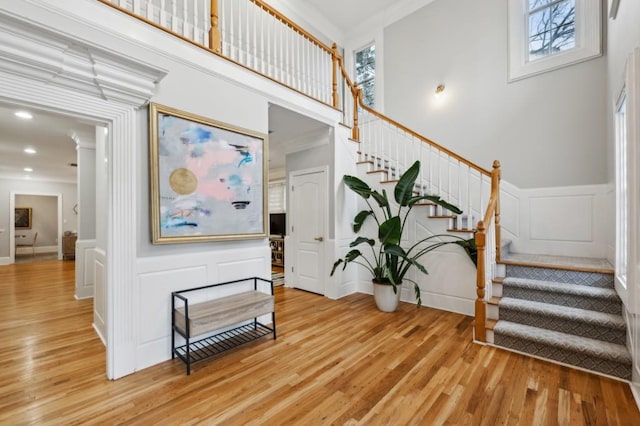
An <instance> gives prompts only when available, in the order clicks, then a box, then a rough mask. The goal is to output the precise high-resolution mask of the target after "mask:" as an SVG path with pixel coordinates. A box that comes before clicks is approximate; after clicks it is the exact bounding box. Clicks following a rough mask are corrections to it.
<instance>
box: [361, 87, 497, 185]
mask: <svg viewBox="0 0 640 426" xmlns="http://www.w3.org/2000/svg"><path fill="white" fill-rule="evenodd" d="M359 102H360V108H362V109H364V110H365V111H367V112H368V113H369V114H372V115H375V116H376V117H378V118H379V119H381V120H383V121H386V122H387V123H389V124H392V125H394V126H396V127H397V128H399V129H400V130H402V131H404V132H406V133H408V134H410V135H411V136H413V137H415V138H417V139H420V140H421V141H422V142H424V143H426V144H428V145H431V146H432V147H434V148H436V149H437V150H439V151H441V152H444V153H445V154H447V155H448V156H449V157H452V158H455V159H456V160H458V161H459V162H461V163H463V164H466V165H467V166H469V167H471V168H472V169H474V170H477V171H478V172H480V173H482V174H483V175H486V176H491V172H490V171H489V170H487V169H485V168H483V167H480V166H478V165H477V164H474V163H472V162H471V161H469V160H467V159H466V158H464V157H461V156H460V155H458V154H456V153H455V152H452V151H449V150H448V149H447V148H445V147H443V146H442V145H439V144H438V143H436V142H434V141H432V140H431V139H429V138H427V137H424V136H422V135H421V134H420V133H417V132H415V131H413V130H411V129H409V128H408V127H406V126H403V125H402V124H400V123H398V122H397V121H395V120H394V119H392V118H389V117H387V116H386V115H384V114H382V113H379V112H378V111H375V110H373V109H371V108H369V107H368V106H367V105H365V104H364V101H363V100H362V98H360V99H359Z"/></svg>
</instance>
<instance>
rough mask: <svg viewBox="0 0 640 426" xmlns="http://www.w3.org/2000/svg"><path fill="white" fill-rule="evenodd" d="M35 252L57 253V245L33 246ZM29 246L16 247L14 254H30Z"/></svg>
mask: <svg viewBox="0 0 640 426" xmlns="http://www.w3.org/2000/svg"><path fill="white" fill-rule="evenodd" d="M35 251H36V254H44V253H57V252H58V246H39V247H36V248H35ZM31 253H33V251H32V249H31V247H16V254H31Z"/></svg>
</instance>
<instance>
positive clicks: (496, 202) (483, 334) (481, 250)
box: [474, 160, 501, 342]
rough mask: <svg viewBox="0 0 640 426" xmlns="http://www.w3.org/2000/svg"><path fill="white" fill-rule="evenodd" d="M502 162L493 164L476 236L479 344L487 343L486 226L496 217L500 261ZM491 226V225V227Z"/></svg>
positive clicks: (475, 327) (476, 330) (497, 246)
mask: <svg viewBox="0 0 640 426" xmlns="http://www.w3.org/2000/svg"><path fill="white" fill-rule="evenodd" d="M500 179H501V172H500V162H499V161H498V160H496V161H494V162H493V171H492V172H491V196H490V197H489V203H488V205H487V210H486V211H485V214H484V217H483V219H482V220H481V221H479V222H478V226H477V232H476V235H475V242H476V248H477V250H478V257H477V270H476V302H475V314H476V315H475V324H474V331H475V339H476V340H477V341H479V342H486V341H487V327H486V324H487V301H486V300H485V293H486V292H485V287H486V271H485V267H484V266H485V260H486V259H485V250H486V246H487V228H486V226H485V224H490V223H491V218H492V217H494V218H495V219H494V220H495V221H494V225H495V240H496V260H500V257H501V255H500V250H501V249H500ZM489 226H490V225H489Z"/></svg>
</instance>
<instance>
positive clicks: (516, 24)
mask: <svg viewBox="0 0 640 426" xmlns="http://www.w3.org/2000/svg"><path fill="white" fill-rule="evenodd" d="M575 2H576V47H575V48H573V49H569V50H567V51H565V52H561V53H555V54H553V55H550V56H547V57H544V58H539V59H536V60H534V61H529V60H528V58H529V53H528V52H529V37H528V34H527V28H528V23H527V16H528V15H527V12H528V9H527V5H526V3H527V0H509V6H508V21H509V30H508V44H509V50H508V56H509V58H508V63H509V72H508V74H509V75H508V79H509V82H512V81H517V80H521V79H523V78H527V77H531V76H534V75H538V74H541V73H544V72H548V71H552V70H556V69H559V68H562V67H566V66H568V65H572V64H576V63H579V62H583V61H587V60H589V59H593V58H596V57H599V56H602V2H601V1H600V0H575Z"/></svg>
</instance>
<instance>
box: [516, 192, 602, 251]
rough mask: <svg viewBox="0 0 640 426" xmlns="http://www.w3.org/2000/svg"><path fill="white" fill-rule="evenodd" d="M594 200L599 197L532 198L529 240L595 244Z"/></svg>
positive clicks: (530, 199)
mask: <svg viewBox="0 0 640 426" xmlns="http://www.w3.org/2000/svg"><path fill="white" fill-rule="evenodd" d="M594 198H595V195H586V196H574V197H571V196H551V197H549V196H541V197H531V198H529V212H530V213H529V238H530V239H531V240H542V241H544V240H547V241H567V242H587V243H590V242H593V225H594V224H593V221H594V215H593V213H594V210H593V209H594V201H595V200H594ZM559 218H565V219H566V220H558V219H559Z"/></svg>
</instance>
